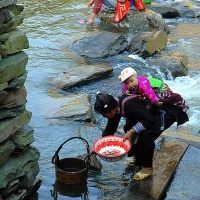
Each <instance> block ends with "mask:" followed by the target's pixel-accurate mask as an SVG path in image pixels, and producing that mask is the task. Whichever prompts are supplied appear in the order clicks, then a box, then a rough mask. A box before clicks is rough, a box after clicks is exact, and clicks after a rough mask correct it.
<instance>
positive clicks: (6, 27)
mask: <svg viewBox="0 0 200 200" xmlns="http://www.w3.org/2000/svg"><path fill="white" fill-rule="evenodd" d="M23 20H24V17H23V16H15V17H13V18H12V20H10V21H9V22H7V23H6V24H3V25H2V26H1V27H0V34H2V33H8V32H10V31H11V30H13V29H15V28H16V27H17V26H19V25H20V24H22V23H23Z"/></svg>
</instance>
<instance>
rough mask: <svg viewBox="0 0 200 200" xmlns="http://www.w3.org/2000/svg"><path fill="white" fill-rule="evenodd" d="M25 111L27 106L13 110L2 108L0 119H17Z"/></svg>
mask: <svg viewBox="0 0 200 200" xmlns="http://www.w3.org/2000/svg"><path fill="white" fill-rule="evenodd" d="M24 110H25V105H23V106H17V107H13V108H9V109H8V108H2V109H0V119H4V118H5V119H6V118H10V117H16V116H19V115H21V114H22V113H23V112H24Z"/></svg>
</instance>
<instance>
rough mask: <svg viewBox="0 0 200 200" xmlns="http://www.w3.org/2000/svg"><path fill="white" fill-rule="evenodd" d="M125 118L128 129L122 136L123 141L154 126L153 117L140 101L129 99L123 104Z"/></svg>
mask: <svg viewBox="0 0 200 200" xmlns="http://www.w3.org/2000/svg"><path fill="white" fill-rule="evenodd" d="M124 113H125V117H126V118H127V119H128V121H129V126H128V127H129V128H128V130H127V132H126V133H125V135H124V140H129V141H131V139H132V138H133V137H136V136H137V134H139V133H140V132H142V131H144V130H147V131H148V129H149V128H151V127H152V126H154V124H155V117H154V116H153V115H152V114H151V112H150V111H149V110H148V109H147V108H146V104H145V102H144V101H142V100H137V99H129V100H127V101H126V102H125V103H124Z"/></svg>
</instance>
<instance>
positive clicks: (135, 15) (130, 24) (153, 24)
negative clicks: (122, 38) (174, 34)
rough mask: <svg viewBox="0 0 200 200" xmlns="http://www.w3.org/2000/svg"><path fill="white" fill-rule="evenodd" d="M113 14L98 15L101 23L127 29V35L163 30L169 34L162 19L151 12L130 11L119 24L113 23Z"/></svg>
mask: <svg viewBox="0 0 200 200" xmlns="http://www.w3.org/2000/svg"><path fill="white" fill-rule="evenodd" d="M113 17H114V13H103V14H99V18H100V19H101V20H102V22H103V23H105V24H107V25H112V26H115V27H119V28H126V29H128V31H129V33H132V34H137V31H140V30H143V31H155V30H156V31H158V30H163V31H165V32H166V33H167V34H169V32H170V29H169V27H168V25H167V24H166V23H165V20H164V19H163V17H162V16H161V15H160V14H158V13H156V12H154V11H152V10H148V9H146V10H145V11H143V12H139V11H135V10H130V11H129V12H128V14H127V15H126V16H125V17H124V18H123V19H122V20H121V21H120V22H119V23H114V22H113ZM126 29H124V30H126Z"/></svg>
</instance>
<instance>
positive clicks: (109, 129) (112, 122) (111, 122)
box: [102, 114, 121, 137]
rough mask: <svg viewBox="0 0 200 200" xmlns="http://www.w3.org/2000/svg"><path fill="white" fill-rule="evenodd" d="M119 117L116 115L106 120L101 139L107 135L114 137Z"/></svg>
mask: <svg viewBox="0 0 200 200" xmlns="http://www.w3.org/2000/svg"><path fill="white" fill-rule="evenodd" d="M120 119H121V116H120V114H117V115H116V116H115V117H113V118H110V119H108V122H107V125H106V128H105V130H104V131H103V134H102V137H104V136H108V135H114V134H115V132H116V131H117V128H118V125H119V122H120Z"/></svg>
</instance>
